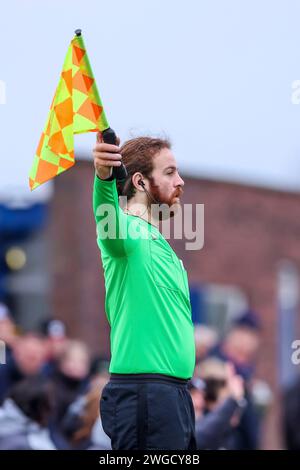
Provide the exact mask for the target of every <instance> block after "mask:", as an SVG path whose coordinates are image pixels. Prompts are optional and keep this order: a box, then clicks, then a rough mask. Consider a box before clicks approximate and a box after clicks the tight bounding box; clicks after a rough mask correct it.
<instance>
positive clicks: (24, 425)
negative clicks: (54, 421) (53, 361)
mask: <svg viewBox="0 0 300 470" xmlns="http://www.w3.org/2000/svg"><path fill="white" fill-rule="evenodd" d="M50 413H51V389H50V388H49V384H47V383H46V382H45V380H43V379H42V378H40V377H30V378H27V379H25V380H23V381H21V382H19V383H18V384H16V385H15V386H14V387H13V388H12V389H11V391H10V393H9V398H7V399H6V400H5V401H4V403H3V406H2V407H1V408H0V450H54V449H55V446H54V444H53V442H52V441H51V439H50V436H49V432H48V430H47V423H48V418H49V416H50Z"/></svg>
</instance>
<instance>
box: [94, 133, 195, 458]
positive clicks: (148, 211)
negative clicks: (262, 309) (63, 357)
mask: <svg viewBox="0 0 300 470" xmlns="http://www.w3.org/2000/svg"><path fill="white" fill-rule="evenodd" d="M93 154H94V165H95V170H96V174H95V180H94V193H93V207H94V214H95V219H96V224H97V242H98V246H99V249H100V251H101V257H102V264H103V269H104V276H105V286H106V302H105V308H106V314H107V318H108V321H109V323H110V326H111V363H110V369H109V371H110V374H111V377H110V381H109V383H108V384H107V385H106V387H105V388H104V390H103V393H102V397H101V402H100V411H101V418H102V424H103V428H104V430H105V432H106V433H107V434H108V435H109V437H110V438H111V442H112V448H113V449H118V450H125V449H126V450H127V449H142V450H147V449H182V450H185V449H195V429H194V427H195V422H194V421H195V417H194V410H193V405H192V400H191V397H190V394H189V391H188V390H187V382H188V380H189V379H190V378H191V377H192V375H193V372H194V366H195V345H194V333H193V324H192V320H191V306H190V299H189V289H188V280H187V274H186V271H185V269H184V267H183V264H182V262H181V260H179V259H178V257H177V255H176V254H175V252H174V251H173V250H172V248H171V246H170V245H169V243H168V242H167V241H166V239H165V238H164V237H163V235H162V234H161V233H160V231H159V217H157V216H155V213H156V212H155V211H154V210H153V206H154V205H156V207H157V205H158V204H159V205H160V206H159V207H162V206H161V204H164V205H167V206H168V207H170V212H169V215H170V216H172V215H174V213H175V212H176V210H177V209H178V207H179V206H180V196H181V194H182V192H183V185H184V182H183V180H182V179H181V177H180V176H179V173H178V168H177V165H176V161H175V158H174V155H173V153H172V151H171V147H170V143H169V142H168V141H167V140H163V139H156V138H150V137H140V138H136V139H132V140H130V141H128V142H126V143H125V144H124V145H123V146H122V147H121V148H119V147H118V146H115V145H110V144H106V143H103V142H102V141H101V136H100V134H99V135H98V143H97V144H96V146H95V149H94V152H93ZM121 160H122V162H123V163H124V164H125V166H126V169H127V172H128V177H127V179H126V181H125V182H123V184H122V186H121V185H120V184H119V183H118V182H117V181H116V180H115V178H114V176H113V168H114V167H117V166H120V165H121ZM119 195H122V196H126V203H125V205H124V207H123V209H122V208H121V207H120V204H119ZM156 214H157V213H156Z"/></svg>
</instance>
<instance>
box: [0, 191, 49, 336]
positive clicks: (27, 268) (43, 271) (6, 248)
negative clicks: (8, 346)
mask: <svg viewBox="0 0 300 470" xmlns="http://www.w3.org/2000/svg"><path fill="white" fill-rule="evenodd" d="M47 214H48V211H47V203H46V202H35V203H31V204H30V203H28V201H25V200H24V199H20V198H14V197H12V196H10V197H9V198H7V199H6V200H4V199H1V198H0V301H1V302H4V303H6V304H7V305H8V307H9V309H10V311H11V313H12V315H13V317H14V320H15V321H16V322H17V324H18V325H20V326H21V327H22V329H23V330H30V329H37V328H38V327H39V325H40V323H41V322H42V321H43V320H44V319H45V318H47V317H48V316H49V315H50V296H49V294H50V292H51V286H50V273H49V270H48V265H49V263H48V253H49V250H48V248H47V237H46V236H45V226H46V222H47Z"/></svg>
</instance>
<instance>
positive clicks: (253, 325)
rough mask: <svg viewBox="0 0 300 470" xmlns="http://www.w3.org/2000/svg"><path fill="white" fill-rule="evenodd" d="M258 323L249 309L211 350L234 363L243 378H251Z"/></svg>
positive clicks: (257, 346)
mask: <svg viewBox="0 0 300 470" xmlns="http://www.w3.org/2000/svg"><path fill="white" fill-rule="evenodd" d="M260 330H261V327H260V323H259V320H258V317H257V315H256V313H254V312H253V311H251V310H249V311H247V312H245V314H244V315H242V316H241V317H240V318H238V319H237V320H236V321H235V322H234V323H233V325H232V327H231V329H230V330H229V331H228V333H227V334H226V336H225V338H224V340H223V341H222V342H221V344H220V345H219V346H218V347H217V348H216V349H215V350H214V351H213V354H212V355H214V356H215V355H216V356H218V357H220V358H221V359H223V360H225V361H230V362H232V363H233V364H234V366H235V369H236V372H237V373H238V374H239V375H241V376H242V377H243V378H244V380H246V381H248V380H250V379H251V378H252V376H253V374H254V370H255V361H256V359H257V355H258V351H259V346H260Z"/></svg>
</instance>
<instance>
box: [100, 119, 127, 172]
mask: <svg viewBox="0 0 300 470" xmlns="http://www.w3.org/2000/svg"><path fill="white" fill-rule="evenodd" d="M102 138H103V141H104V142H105V143H106V144H113V145H117V136H116V133H115V131H114V130H113V129H111V128H110V127H109V128H108V129H105V130H104V131H102ZM113 175H114V177H115V178H116V179H117V180H119V181H122V180H125V179H126V178H127V170H126V167H125V165H124V164H123V163H121V165H120V166H115V167H114V168H113Z"/></svg>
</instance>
